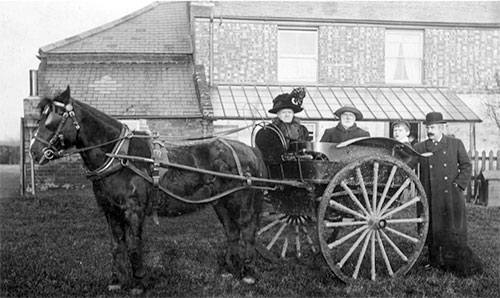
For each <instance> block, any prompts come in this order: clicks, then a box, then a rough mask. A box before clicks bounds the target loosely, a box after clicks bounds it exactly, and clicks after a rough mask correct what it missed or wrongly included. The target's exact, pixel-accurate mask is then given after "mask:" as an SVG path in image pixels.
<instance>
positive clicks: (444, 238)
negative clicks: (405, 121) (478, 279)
mask: <svg viewBox="0 0 500 298" xmlns="http://www.w3.org/2000/svg"><path fill="white" fill-rule="evenodd" d="M445 123H446V121H445V120H444V119H443V114H441V113H439V112H431V113H428V114H427V115H426V118H425V122H424V124H425V126H426V131H427V137H428V139H427V140H425V141H423V142H420V143H418V144H415V150H416V151H417V152H419V153H426V152H432V156H430V157H428V158H427V157H426V158H424V157H422V158H421V159H420V180H421V182H422V184H423V186H424V189H425V192H426V194H427V197H428V199H429V209H430V210H429V215H430V222H429V234H428V236H427V245H428V249H429V263H430V265H431V266H434V267H438V268H441V269H444V270H450V271H453V272H455V273H457V274H459V275H462V276H468V275H471V274H474V273H477V272H479V271H480V270H481V264H480V261H479V258H478V257H477V256H476V255H475V254H474V253H473V252H472V251H471V250H470V248H469V247H468V245H467V221H466V214H465V196H464V193H463V192H464V190H465V189H466V188H467V185H468V183H469V180H470V178H471V173H472V164H471V162H470V159H469V156H468V155H467V151H466V150H465V146H464V144H463V143H462V141H461V140H460V139H457V138H454V137H451V136H447V135H444V125H445Z"/></svg>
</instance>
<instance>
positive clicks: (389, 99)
mask: <svg viewBox="0 0 500 298" xmlns="http://www.w3.org/2000/svg"><path fill="white" fill-rule="evenodd" d="M294 87H296V86H290V85H218V86H214V87H212V89H211V91H210V98H211V101H212V105H213V110H214V117H216V118H218V119H241V120H242V119H263V118H267V119H269V118H273V117H275V115H274V114H269V113H268V110H269V109H270V108H271V107H272V99H273V98H274V97H276V96H277V95H279V94H281V93H289V92H291V91H292V90H293V88H294ZM304 87H305V88H306V91H307V95H306V97H305V98H304V104H303V107H304V111H303V112H301V113H300V114H299V117H300V118H301V119H303V120H313V121H320V120H332V119H337V117H336V116H335V115H334V112H335V111H336V110H337V109H338V108H339V107H341V106H343V105H352V106H355V107H356V108H358V109H359V110H360V111H361V112H362V113H363V115H364V120H366V121H394V120H400V119H405V120H409V121H424V120H425V115H426V114H427V113H429V112H431V111H437V112H441V113H443V117H444V119H446V120H447V121H449V122H481V121H482V120H481V119H480V118H479V116H477V115H476V114H475V113H474V112H473V111H472V110H471V109H470V108H469V107H468V106H467V105H466V104H465V103H464V102H463V101H462V100H461V99H460V98H459V97H458V96H457V95H456V94H455V93H453V92H451V91H450V90H449V89H447V88H439V87H422V86H415V87H402V86H320V85H310V86H304Z"/></svg>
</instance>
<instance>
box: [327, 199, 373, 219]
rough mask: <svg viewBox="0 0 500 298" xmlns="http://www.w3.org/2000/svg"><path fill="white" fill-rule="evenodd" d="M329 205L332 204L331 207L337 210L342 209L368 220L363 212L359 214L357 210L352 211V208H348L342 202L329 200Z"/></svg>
mask: <svg viewBox="0 0 500 298" xmlns="http://www.w3.org/2000/svg"><path fill="white" fill-rule="evenodd" d="M330 206H332V207H333V208H335V209H337V210H340V211H344V212H346V213H349V214H352V215H354V216H356V217H359V218H362V219H364V220H368V218H367V217H366V216H365V215H363V214H361V213H359V212H356V211H354V210H352V209H350V208H348V207H346V206H344V205H342V204H339V203H337V202H336V201H334V200H330Z"/></svg>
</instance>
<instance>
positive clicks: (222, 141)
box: [219, 139, 243, 176]
mask: <svg viewBox="0 0 500 298" xmlns="http://www.w3.org/2000/svg"><path fill="white" fill-rule="evenodd" d="M219 141H220V142H221V143H222V144H224V145H226V147H228V148H229V149H230V150H231V153H232V154H233V158H234V162H235V163H236V168H238V174H239V175H240V176H243V169H242V168H241V162H240V158H239V157H238V154H237V153H236V150H234V147H233V146H231V145H230V144H229V143H228V142H227V141H226V140H224V139H219Z"/></svg>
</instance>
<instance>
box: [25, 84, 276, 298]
mask: <svg viewBox="0 0 500 298" xmlns="http://www.w3.org/2000/svg"><path fill="white" fill-rule="evenodd" d="M38 108H39V109H40V119H39V124H38V126H37V128H35V131H34V136H33V138H32V140H31V143H30V156H31V158H32V159H33V160H34V162H36V163H38V164H40V165H43V164H46V163H48V162H49V161H50V160H54V159H57V158H60V157H63V156H67V155H70V154H77V153H78V154H80V156H81V158H82V160H83V163H84V165H85V167H86V168H87V170H88V171H87V177H88V178H89V179H90V180H91V181H92V187H93V192H94V195H95V199H96V201H97V204H98V205H99V207H100V209H101V210H102V211H103V213H104V215H105V217H106V220H107V224H108V226H109V228H110V231H111V239H112V256H113V263H112V268H113V269H112V273H111V278H110V282H109V284H108V290H110V291H119V290H123V289H125V288H126V287H128V288H129V289H130V291H131V292H132V294H141V293H143V292H144V291H145V290H146V282H145V276H146V268H145V265H144V264H143V252H142V232H143V225H144V221H145V218H146V217H147V216H150V215H153V216H155V215H157V214H158V213H157V212H156V211H157V210H158V209H162V208H163V207H165V206H167V208H168V205H169V204H168V203H165V202H168V200H170V201H172V200H173V201H176V200H177V199H181V200H184V201H185V202H188V203H200V204H202V205H209V204H210V205H212V206H213V208H214V210H215V212H216V214H217V217H218V219H219V220H220V222H221V223H222V225H223V227H224V232H225V236H226V242H227V245H226V246H227V247H226V253H225V262H224V263H225V264H224V266H225V268H224V269H225V270H227V271H228V272H227V274H233V275H234V276H236V277H238V278H240V279H241V280H242V281H243V282H244V283H247V284H253V283H255V281H256V276H255V274H256V270H255V263H256V249H255V233H256V229H257V227H258V221H259V215H260V210H261V204H262V196H263V192H262V190H261V189H258V188H254V187H250V186H249V185H248V184H249V183H248V179H249V178H251V177H263V178H264V179H265V177H267V170H266V166H265V164H264V162H263V159H262V157H261V153H260V151H259V150H258V149H257V148H253V147H250V146H247V145H245V144H243V143H241V142H238V141H233V140H225V139H219V138H212V139H208V140H203V141H198V142H194V143H191V144H183V145H180V144H169V145H168V146H167V145H163V144H161V146H158V144H159V142H158V141H156V143H155V140H154V139H153V137H151V136H150V135H148V134H146V133H139V132H131V131H130V130H129V129H128V128H127V127H126V125H124V124H122V123H121V122H119V121H118V120H116V119H114V118H113V117H111V116H109V115H106V114H105V113H103V112H101V111H99V110H97V109H95V108H93V107H91V106H90V105H88V104H85V103H83V102H81V101H79V100H76V99H74V98H72V97H71V90H70V86H69V85H68V86H67V88H66V90H65V91H63V92H61V93H60V94H59V95H56V96H55V97H53V98H49V97H44V98H43V99H42V100H41V101H40V103H39V105H38ZM158 147H160V149H162V150H158ZM159 153H163V157H161V160H158V159H154V162H153V163H152V162H151V160H153V159H151V158H152V156H156V157H157V156H158V154H159ZM120 154H121V155H125V157H124V158H119V157H118V156H119V155H120ZM126 156H129V157H130V159H127V158H126ZM160 162H167V164H168V165H170V166H168V167H167V168H166V169H165V168H164V167H163V166H161V167H158V164H160ZM162 165H163V164H162ZM172 165H173V166H172ZM175 165H181V166H184V168H182V167H174V166H175ZM190 169H198V170H199V171H192V170H190ZM203 171H206V172H203ZM215 172H217V173H223V174H228V177H225V176H222V177H221V176H218V175H213V173H215ZM231 175H232V176H235V175H237V176H238V177H239V176H242V175H244V176H245V177H246V178H245V179H246V180H243V179H241V180H238V179H231V177H232V176H231ZM245 181H246V182H245ZM161 190H163V191H161ZM173 198H175V199H173ZM207 198H213V199H212V200H207ZM162 206H163V207H162ZM163 209H164V208H163ZM192 209H197V208H192ZM163 211H165V210H163ZM166 213H168V210H167V212H163V214H166ZM160 215H161V214H160ZM155 220H157V217H155ZM127 264H130V265H131V266H127ZM129 267H131V270H129V269H128V268H129ZM129 271H131V272H129Z"/></svg>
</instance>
